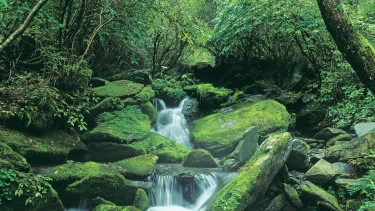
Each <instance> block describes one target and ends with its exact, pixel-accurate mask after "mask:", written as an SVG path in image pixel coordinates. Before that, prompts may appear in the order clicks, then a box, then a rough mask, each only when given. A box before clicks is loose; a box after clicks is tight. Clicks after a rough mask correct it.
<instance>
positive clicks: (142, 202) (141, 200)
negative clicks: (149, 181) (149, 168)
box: [134, 188, 150, 211]
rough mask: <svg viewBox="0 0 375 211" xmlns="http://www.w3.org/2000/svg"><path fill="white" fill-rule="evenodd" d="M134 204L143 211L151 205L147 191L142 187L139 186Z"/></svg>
mask: <svg viewBox="0 0 375 211" xmlns="http://www.w3.org/2000/svg"><path fill="white" fill-rule="evenodd" d="M134 206H135V207H136V208H138V209H140V210H142V211H146V210H147V208H148V207H149V206H150V201H149V200H148V197H147V193H146V191H144V190H143V189H141V188H138V190H137V193H136V195H135V199H134Z"/></svg>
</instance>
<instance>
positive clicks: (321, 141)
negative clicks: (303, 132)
mask: <svg viewBox="0 0 375 211" xmlns="http://www.w3.org/2000/svg"><path fill="white" fill-rule="evenodd" d="M296 139H299V140H301V141H303V142H305V143H306V144H308V145H310V144H312V143H324V142H325V141H324V140H316V139H312V138H302V137H296Z"/></svg>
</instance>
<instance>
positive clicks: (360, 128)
mask: <svg viewBox="0 0 375 211" xmlns="http://www.w3.org/2000/svg"><path fill="white" fill-rule="evenodd" d="M374 129H375V122H368V123H358V124H355V125H354V131H355V134H357V136H358V137H361V136H363V135H366V134H367V133H369V132H370V131H373V130H374Z"/></svg>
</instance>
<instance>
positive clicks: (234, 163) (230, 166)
mask: <svg viewBox="0 0 375 211" xmlns="http://www.w3.org/2000/svg"><path fill="white" fill-rule="evenodd" d="M240 167H241V162H240V161H238V160H235V159H228V160H226V161H224V163H223V171H237V170H238V169H239V168H240Z"/></svg>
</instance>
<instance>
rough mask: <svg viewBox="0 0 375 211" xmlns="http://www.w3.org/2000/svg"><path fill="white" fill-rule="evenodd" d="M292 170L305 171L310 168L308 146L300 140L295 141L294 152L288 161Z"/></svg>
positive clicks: (287, 163)
mask: <svg viewBox="0 0 375 211" xmlns="http://www.w3.org/2000/svg"><path fill="white" fill-rule="evenodd" d="M286 165H287V166H288V169H290V170H305V169H307V168H308V167H309V155H308V145H307V144H306V143H305V142H303V141H301V140H299V139H294V140H293V147H292V151H291V152H290V155H289V158H288V160H287V161H286Z"/></svg>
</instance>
